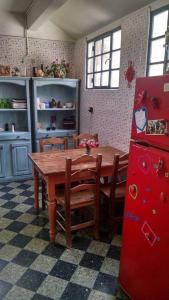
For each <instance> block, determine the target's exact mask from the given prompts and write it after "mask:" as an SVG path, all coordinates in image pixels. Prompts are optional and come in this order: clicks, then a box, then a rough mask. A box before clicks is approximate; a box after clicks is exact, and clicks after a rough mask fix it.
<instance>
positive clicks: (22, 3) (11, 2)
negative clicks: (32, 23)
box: [0, 0, 32, 12]
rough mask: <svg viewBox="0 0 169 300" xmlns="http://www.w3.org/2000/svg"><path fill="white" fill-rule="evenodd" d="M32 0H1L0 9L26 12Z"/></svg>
mask: <svg viewBox="0 0 169 300" xmlns="http://www.w3.org/2000/svg"><path fill="white" fill-rule="evenodd" d="M31 2H32V0H0V11H9V12H25V11H26V9H27V8H28V6H29V5H30V3H31Z"/></svg>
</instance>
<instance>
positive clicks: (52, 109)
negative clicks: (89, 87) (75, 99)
mask: <svg viewBox="0 0 169 300" xmlns="http://www.w3.org/2000/svg"><path fill="white" fill-rule="evenodd" d="M57 110H59V111H67V110H75V108H46V109H38V110H37V111H57Z"/></svg>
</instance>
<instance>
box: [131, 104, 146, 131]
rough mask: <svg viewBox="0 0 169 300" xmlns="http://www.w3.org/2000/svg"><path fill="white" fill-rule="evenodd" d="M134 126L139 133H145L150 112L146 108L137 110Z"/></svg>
mask: <svg viewBox="0 0 169 300" xmlns="http://www.w3.org/2000/svg"><path fill="white" fill-rule="evenodd" d="M133 114H134V116H133V117H134V124H135V126H136V129H137V133H139V132H143V131H144V130H145V128H146V125H147V119H148V112H147V108H146V107H145V106H141V107H140V108H138V109H135V110H134V112H133Z"/></svg>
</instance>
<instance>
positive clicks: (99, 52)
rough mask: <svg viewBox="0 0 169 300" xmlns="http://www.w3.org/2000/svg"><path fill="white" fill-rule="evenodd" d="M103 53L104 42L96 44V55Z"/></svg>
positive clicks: (100, 41) (99, 41)
mask: <svg viewBox="0 0 169 300" xmlns="http://www.w3.org/2000/svg"><path fill="white" fill-rule="evenodd" d="M101 52H102V40H98V41H97V42H95V55H99V54H101Z"/></svg>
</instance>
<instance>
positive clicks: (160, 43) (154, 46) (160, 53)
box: [150, 38, 165, 63]
mask: <svg viewBox="0 0 169 300" xmlns="http://www.w3.org/2000/svg"><path fill="white" fill-rule="evenodd" d="M164 44H165V39H164V38H162V39H158V40H155V41H152V42H151V51H150V62H151V63H152V62H158V61H163V60H164V54H165V47H164Z"/></svg>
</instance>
